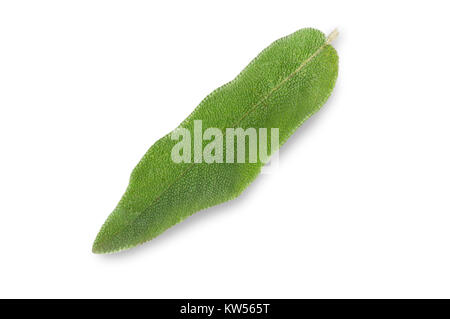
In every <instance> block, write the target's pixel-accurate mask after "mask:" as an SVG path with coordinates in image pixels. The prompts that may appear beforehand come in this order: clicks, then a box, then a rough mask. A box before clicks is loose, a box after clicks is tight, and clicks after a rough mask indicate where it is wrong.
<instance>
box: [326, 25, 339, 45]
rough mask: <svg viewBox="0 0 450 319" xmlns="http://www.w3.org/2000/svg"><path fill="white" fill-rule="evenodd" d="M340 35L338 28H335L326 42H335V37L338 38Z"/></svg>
mask: <svg viewBox="0 0 450 319" xmlns="http://www.w3.org/2000/svg"><path fill="white" fill-rule="evenodd" d="M338 35H339V31H338V29H334V30H333V31H331V33H330V34H329V35H328V37H327V41H326V43H327V44H330V43H331V42H333V40H334V39H336V38H337V36H338Z"/></svg>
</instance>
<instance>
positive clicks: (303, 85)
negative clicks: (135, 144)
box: [92, 28, 338, 253]
mask: <svg viewBox="0 0 450 319" xmlns="http://www.w3.org/2000/svg"><path fill="white" fill-rule="evenodd" d="M336 35H337V32H336V31H333V32H332V33H331V34H330V36H328V38H327V37H325V35H324V34H323V33H322V32H320V31H319V30H315V29H311V28H307V29H301V30H299V31H297V32H294V33H292V34H290V35H288V36H286V37H283V38H281V39H279V40H277V41H275V42H273V43H272V44H271V45H270V46H268V47H267V48H266V49H264V50H263V51H262V52H261V53H260V54H259V55H258V56H257V57H256V58H255V59H254V60H253V61H252V62H251V63H250V64H249V65H248V66H247V67H246V68H245V69H244V70H243V71H242V72H241V73H240V74H239V75H238V76H237V77H236V78H235V79H234V80H232V81H231V82H229V83H227V84H225V85H223V86H222V87H220V88H218V89H216V90H215V91H213V92H212V93H211V94H210V95H208V96H207V97H206V98H205V99H204V100H203V101H202V102H201V103H200V105H199V106H198V107H197V108H196V109H195V110H194V111H193V112H192V113H191V114H190V115H189V116H188V118H186V119H185V120H184V121H183V122H182V123H181V124H180V126H179V127H178V128H177V129H176V130H178V131H179V130H180V129H181V128H184V129H187V130H188V132H189V133H190V134H191V135H194V133H195V132H194V130H195V125H194V124H195V122H198V121H199V120H201V121H202V131H205V130H206V129H208V128H218V129H220V131H223V132H225V130H226V129H227V128H242V129H247V128H255V129H256V130H258V129H259V128H278V130H279V131H278V134H279V145H280V146H281V145H282V144H284V143H285V142H286V140H287V139H288V138H289V136H290V135H291V134H292V133H293V132H294V131H295V130H296V129H297V128H298V127H299V126H300V125H301V124H302V123H303V122H304V121H305V120H306V119H308V118H309V117H310V116H311V115H312V114H313V113H315V112H316V111H317V110H318V109H319V108H320V107H321V106H322V105H323V104H324V103H325V101H326V100H327V99H328V97H329V96H330V94H331V91H332V90H333V87H334V84H335V81H336V78H337V74H338V56H337V53H336V51H335V50H334V48H333V47H332V46H331V45H330V42H331V40H332V39H333V38H334V37H335V36H336ZM176 130H175V131H176ZM178 131H177V132H178ZM178 143H179V141H177V140H174V139H173V138H172V136H171V133H169V134H168V135H166V136H164V137H163V138H161V139H160V140H158V141H157V142H156V143H155V144H154V145H153V146H152V147H151V148H150V149H149V150H148V151H147V153H146V154H145V155H144V157H143V158H142V159H141V161H140V162H139V164H138V165H137V166H136V167H135V169H134V170H133V172H132V174H131V177H130V181H129V185H128V188H127V189H126V191H125V194H124V195H123V197H122V199H121V200H120V201H119V203H118V205H117V206H116V208H115V209H114V211H113V212H112V213H111V214H110V216H109V217H108V218H107V220H106V222H105V223H104V225H103V226H102V228H101V230H100V232H99V233H98V235H97V238H96V239H95V242H94V245H93V249H92V250H93V252H94V253H111V252H117V251H120V250H123V249H127V248H131V247H134V246H136V245H139V244H141V243H144V242H146V241H148V240H151V239H152V238H155V237H156V236H158V235H159V234H161V233H162V232H164V231H165V230H166V229H168V228H169V227H171V226H173V225H175V224H177V223H179V222H180V221H182V220H184V219H185V218H186V217H188V216H190V215H192V214H193V213H195V212H197V211H199V210H202V209H205V208H208V207H210V206H214V205H217V204H219V203H222V202H225V201H228V200H231V199H233V198H235V197H237V196H238V195H239V194H241V192H242V191H243V190H244V189H245V188H246V187H247V186H248V185H249V184H250V183H251V182H252V181H253V180H254V179H255V178H256V176H257V175H258V174H259V173H260V171H261V168H262V166H263V165H264V161H263V160H262V159H261V158H258V159H257V161H256V162H248V161H247V162H245V163H237V162H236V163H226V162H222V163H220V162H216V161H214V162H212V163H211V161H210V162H205V161H194V160H193V161H191V162H187V161H184V160H183V161H179V162H177V163H176V162H174V160H173V159H172V157H171V153H172V150H173V149H174V147H175V146H176V145H177V144H178ZM202 143H203V144H202V145H200V148H201V146H203V149H204V147H205V146H207V145H208V141H204V142H202ZM196 147H198V145H197V146H194V147H193V148H192V152H193V153H195V151H196V150H195V148H196ZM276 148H277V147H271V146H270V145H269V147H268V148H267V152H268V155H269V156H270V155H272V154H274V152H275V151H276V150H277V149H276ZM185 151H187V150H185ZM216 151H217V149H216ZM188 153H189V152H188ZM184 155H186V154H184ZM188 155H189V154H188ZM216 155H217V154H216ZM188 157H189V156H188ZM185 159H186V158H185ZM246 159H247V160H248V159H249V156H248V154H246Z"/></svg>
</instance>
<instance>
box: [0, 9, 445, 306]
mask: <svg viewBox="0 0 450 319" xmlns="http://www.w3.org/2000/svg"><path fill="white" fill-rule="evenodd" d="M302 27H315V28H318V29H321V30H322V31H324V32H325V33H329V32H330V31H332V29H334V28H335V27H338V28H339V30H340V36H339V38H338V39H337V40H336V41H335V42H334V46H335V48H336V49H337V51H338V53H339V55H340V67H339V68H340V71H339V72H340V73H339V77H338V82H337V85H336V88H335V90H334V92H333V94H332V97H331V98H330V99H329V101H328V102H327V103H326V105H325V106H324V108H323V109H322V110H321V111H320V112H319V113H317V114H316V115H315V116H314V117H313V118H312V119H310V120H309V121H308V122H307V123H306V124H305V125H303V126H302V127H301V128H300V129H299V130H298V131H297V132H296V133H295V134H294V136H293V137H292V138H291V139H290V140H289V142H288V143H287V144H286V145H285V146H284V147H283V148H282V150H281V154H280V161H281V163H280V167H279V170H278V171H277V172H275V173H273V174H270V175H261V176H260V177H259V178H258V179H257V180H256V181H255V182H254V183H253V184H252V185H251V186H250V187H249V188H248V189H247V190H246V191H245V192H244V194H243V195H242V196H241V197H240V198H238V199H237V200H234V201H232V202H229V203H225V204H223V205H220V206H218V207H215V208H212V209H208V210H206V211H202V212H199V213H197V214H195V215H194V216H192V217H190V218H188V220H186V221H184V222H183V223H181V224H179V225H177V226H175V227H173V228H171V229H170V230H169V231H167V232H166V233H164V234H163V235H161V236H159V237H158V238H157V239H155V240H153V241H151V242H149V243H147V244H145V245H143V246H141V247H138V248H135V249H132V250H129V251H125V252H122V253H119V254H114V255H94V254H92V253H91V245H92V242H93V240H94V238H95V236H96V234H97V231H98V230H99V228H100V226H101V225H102V223H103V222H104V220H105V219H106V217H107V216H108V214H109V213H110V212H111V211H112V210H113V208H114V207H115V205H116V204H117V202H118V200H119V199H120V197H121V195H122V193H123V192H124V190H125V188H126V186H127V182H128V178H129V174H130V172H131V170H132V169H133V167H134V166H135V165H136V164H137V162H138V161H139V159H140V158H141V156H142V155H143V154H144V153H145V152H146V150H147V149H148V148H149V147H150V146H151V145H152V144H153V143H154V142H155V141H156V140H157V139H158V138H160V137H162V136H163V135H165V134H166V133H168V132H169V131H171V130H172V129H174V128H175V127H176V126H177V125H178V124H179V123H180V122H181V121H182V120H183V119H184V118H185V117H186V116H187V115H188V114H189V113H190V112H191V111H192V110H193V109H194V107H195V106H196V105H197V104H198V103H199V102H200V101H201V100H202V99H203V98H204V97H205V96H206V95H207V94H208V93H210V92H211V91H212V90H213V89H215V88H216V87H218V86H220V85H222V84H224V83H225V82H228V81H229V80H231V79H233V77H234V76H236V75H237V74H238V73H239V72H240V71H241V70H242V69H243V68H244V66H245V65H246V64H247V63H248V62H249V61H250V60H251V59H253V58H254V57H255V56H256V55H257V54H258V53H259V52H260V51H261V50H262V49H263V48H265V47H266V46H267V45H269V44H270V43H271V42H272V41H274V40H276V39H278V38H280V37H282V36H285V35H287V34H289V33H291V32H294V31H296V30H297V29H299V28H302ZM449 29H450V22H449V19H448V8H447V7H446V3H445V2H444V1H422V2H414V1H373V2H372V3H368V2H364V3H362V2H361V1H344V2H342V1H339V2H338V1H311V0H309V1H271V2H269V1H226V2H224V1H110V0H108V1H91V0H90V1H17V0H16V1H2V2H1V4H0V136H1V143H0V147H1V148H0V163H1V165H0V247H1V249H0V297H43V298H46V297H58V298H66V297H75V298H78V297H84V298H89V297H104V298H107V297H124V298H128V297H130V298H131V297H146V298H172V297H178V298H194V297H205V298H216V297H224V298H226V297H236V298H240V297H253V298H259V297H261V298H263V297H264V298H266V297H267V298H278V297H285V298H302V297H304V298H316V297H326V298H328V297H342V298H348V297H359V298H366V297H385V298H390V297H405V298H407V297H450V271H449V269H450V255H449V246H450V230H449V228H450V203H449V191H450V182H449V181H450V167H449V163H450V148H449V137H450V125H449V119H450V105H449V104H450V103H449V93H448V92H449V90H450V89H449V72H450V62H449V61H450V57H449V56H450V45H449Z"/></svg>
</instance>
